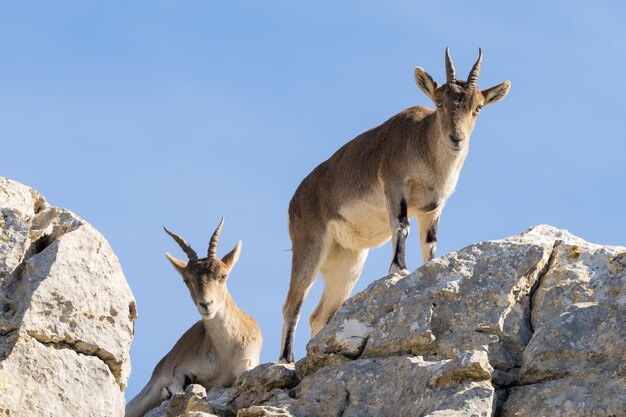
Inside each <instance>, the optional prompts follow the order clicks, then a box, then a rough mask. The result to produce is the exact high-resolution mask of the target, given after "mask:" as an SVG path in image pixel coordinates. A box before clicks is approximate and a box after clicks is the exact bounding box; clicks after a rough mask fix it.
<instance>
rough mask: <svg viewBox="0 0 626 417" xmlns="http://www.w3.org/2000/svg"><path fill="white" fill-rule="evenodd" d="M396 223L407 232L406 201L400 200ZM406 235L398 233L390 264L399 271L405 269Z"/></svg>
mask: <svg viewBox="0 0 626 417" xmlns="http://www.w3.org/2000/svg"><path fill="white" fill-rule="evenodd" d="M398 222H400V226H401V227H402V229H403V230H407V229H408V227H409V219H408V211H407V205H406V200H405V199H404V198H403V199H402V200H400V213H399V214H398ZM406 238H407V236H406V234H400V233H398V235H397V237H396V239H397V240H396V253H394V255H393V261H392V263H393V264H395V265H396V266H397V267H398V268H400V269H406V261H405V259H404V254H405V253H406Z"/></svg>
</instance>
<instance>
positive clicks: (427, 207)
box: [421, 202, 439, 213]
mask: <svg viewBox="0 0 626 417" xmlns="http://www.w3.org/2000/svg"><path fill="white" fill-rule="evenodd" d="M437 207H439V203H437V202H434V203H430V204H427V205H425V206H424V207H422V208H421V210H422V211H423V212H426V213H430V212H431V211H433V210H436V209H437Z"/></svg>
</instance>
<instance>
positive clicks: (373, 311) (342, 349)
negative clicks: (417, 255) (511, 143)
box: [227, 226, 626, 417]
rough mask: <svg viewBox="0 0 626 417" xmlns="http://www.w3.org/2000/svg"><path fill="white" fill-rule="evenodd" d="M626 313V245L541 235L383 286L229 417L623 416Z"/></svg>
mask: <svg viewBox="0 0 626 417" xmlns="http://www.w3.org/2000/svg"><path fill="white" fill-rule="evenodd" d="M624 317H626V248H623V247H610V246H599V245H594V244H590V243H587V242H585V241H584V240H582V239H580V238H578V237H576V236H573V235H571V234H569V233H568V232H565V231H561V230H558V229H555V228H553V227H550V226H537V227H534V228H532V229H529V230H528V231H527V232H525V233H522V234H520V235H518V236H513V237H510V238H507V239H503V240H498V241H492V242H482V243H478V244H475V245H471V246H469V247H467V248H465V249H462V250H460V251H458V252H454V253H451V254H448V255H446V256H443V257H441V258H438V259H435V260H433V261H431V262H429V263H428V264H426V265H424V266H423V267H421V268H419V269H418V270H417V271H415V272H414V273H412V274H410V275H408V276H406V277H398V276H388V277H385V278H383V279H380V280H378V281H375V282H374V283H372V284H371V285H370V286H369V287H368V288H367V289H366V290H365V291H363V292H361V293H359V294H356V295H355V296H354V297H352V298H351V299H349V300H347V301H346V302H345V303H344V305H343V306H342V307H341V309H340V310H339V311H338V312H337V314H336V315H335V316H334V317H333V318H332V319H331V321H330V322H329V323H328V325H327V326H326V327H324V329H322V331H321V332H320V333H319V334H318V335H317V336H316V337H315V338H314V339H313V340H311V341H310V342H309V344H308V346H307V356H306V357H305V358H304V359H302V360H301V361H299V362H298V363H297V364H296V366H295V371H296V372H295V373H294V370H293V367H291V366H285V365H276V364H264V365H261V366H259V367H257V368H255V369H252V370H250V371H248V372H247V373H246V374H244V375H242V376H241V377H240V379H239V380H238V381H237V383H236V384H235V386H234V387H233V388H232V389H231V391H230V393H229V396H228V409H227V414H229V415H235V413H236V415H237V416H240V417H270V416H271V417H283V416H285V417H305V416H306V417H309V416H338V415H341V416H343V417H348V416H399V415H401V416H431V417H435V416H438V417H441V416H451V417H452V416H491V415H503V416H521V417H530V416H566V417H568V416H572V417H573V416H623V415H626V414H624V410H626V365H624V364H625V363H626V356H624V352H626V320H624ZM298 377H299V378H300V381H299V382H298ZM294 385H295V388H294V387H293V386H294Z"/></svg>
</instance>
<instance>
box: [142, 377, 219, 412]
mask: <svg viewBox="0 0 626 417" xmlns="http://www.w3.org/2000/svg"><path fill="white" fill-rule="evenodd" d="M228 391H229V389H227V388H214V389H212V390H210V391H209V394H207V392H206V389H204V387H203V386H202V385H198V384H191V385H188V386H187V387H186V388H185V391H184V392H178V393H176V394H174V395H172V398H170V399H169V400H167V401H163V402H162V403H161V405H159V406H158V407H156V408H153V409H152V410H150V411H148V413H146V415H145V417H202V416H205V417H223V416H224V412H225V408H226V396H227V394H228Z"/></svg>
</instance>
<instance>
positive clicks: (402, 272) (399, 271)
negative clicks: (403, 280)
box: [389, 265, 409, 277]
mask: <svg viewBox="0 0 626 417" xmlns="http://www.w3.org/2000/svg"><path fill="white" fill-rule="evenodd" d="M389 274H390V275H396V276H399V277H405V276H407V275H409V270H408V269H406V268H399V267H397V266H396V265H392V266H391V268H389Z"/></svg>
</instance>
